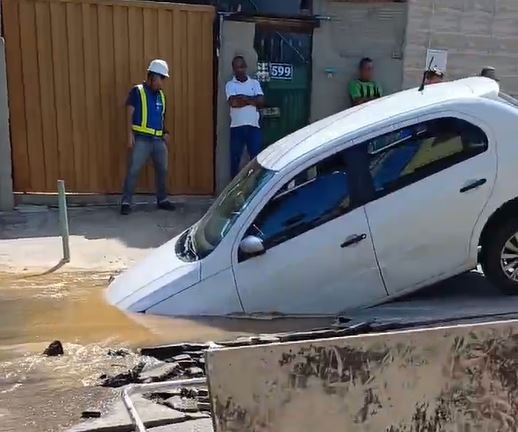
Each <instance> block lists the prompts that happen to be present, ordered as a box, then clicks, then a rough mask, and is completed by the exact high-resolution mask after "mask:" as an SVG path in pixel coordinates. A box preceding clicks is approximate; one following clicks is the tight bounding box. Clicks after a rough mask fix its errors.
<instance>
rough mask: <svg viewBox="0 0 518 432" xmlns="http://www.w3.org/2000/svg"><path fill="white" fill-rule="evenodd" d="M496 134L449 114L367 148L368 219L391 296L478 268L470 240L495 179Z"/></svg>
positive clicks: (411, 126)
mask: <svg viewBox="0 0 518 432" xmlns="http://www.w3.org/2000/svg"><path fill="white" fill-rule="evenodd" d="M490 135H491V133H490V129H489V128H487V127H486V126H485V125H484V124H483V122H481V121H480V120H478V119H475V118H472V117H469V116H464V115H462V116H461V115H459V114H456V113H446V112H444V113H441V114H436V115H434V116H429V117H427V118H420V119H418V120H415V121H414V122H411V123H409V124H408V125H407V126H405V127H399V128H396V130H395V131H394V132H391V133H389V134H386V135H384V136H381V137H377V138H374V139H372V140H370V141H368V142H366V143H364V144H363V145H364V146H365V147H364V148H365V151H367V152H368V160H369V162H368V164H369V171H370V175H371V178H372V180H373V189H374V192H373V194H374V196H373V198H372V201H371V202H369V203H368V204H367V205H366V212H367V217H368V221H369V224H370V227H371V230H372V235H373V239H374V247H375V250H376V254H377V257H378V262H379V265H380V268H381V272H382V275H383V278H384V281H385V284H386V287H387V290H388V291H389V293H390V294H400V293H403V292H405V291H411V290H413V289H415V288H417V287H419V286H422V285H426V284H429V283H431V282H435V281H436V280H440V279H443V278H445V277H448V276H452V275H454V274H457V273H460V272H462V271H464V270H469V268H471V267H473V266H474V265H475V263H473V262H471V261H470V256H469V244H470V239H471V234H472V231H473V227H474V225H475V223H476V221H477V219H478V217H479V216H480V214H481V212H482V210H483V208H484V206H485V204H486V203H487V201H488V199H489V196H490V194H491V190H492V187H493V184H494V181H495V177H496V151H495V146H494V143H492V142H491V140H490V138H489V136H490Z"/></svg>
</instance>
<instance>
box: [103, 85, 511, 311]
mask: <svg viewBox="0 0 518 432" xmlns="http://www.w3.org/2000/svg"><path fill="white" fill-rule="evenodd" d="M517 197H518V106H517V105H516V101H515V100H514V99H512V98H510V97H508V96H505V95H503V94H501V93H500V91H499V86H498V84H497V83H496V82H494V81H492V80H489V79H487V78H468V79H463V80H459V81H455V82H450V83H443V84H435V85H430V86H428V87H426V88H425V89H424V91H422V92H420V91H418V90H417V89H412V90H408V91H404V92H400V93H397V94H394V95H391V96H388V97H385V98H382V99H379V100H376V101H373V102H369V103H367V104H365V105H361V106H358V107H355V108H352V109H348V110H346V111H343V112H341V113H339V114H336V115H334V116H331V117H329V118H326V119H324V120H321V121H319V122H317V123H314V124H312V125H310V126H308V127H306V128H304V129H301V130H299V131H297V132H295V133H293V134H292V135H290V136H288V137H286V138H283V139H282V140H280V141H279V142H277V143H275V144H273V145H272V146H270V147H268V148H267V149H266V150H264V151H263V152H262V153H261V154H260V155H259V156H258V157H257V159H255V160H253V161H251V162H250V163H249V164H248V165H247V166H246V167H245V168H244V169H243V170H242V171H241V173H240V174H239V175H238V176H237V177H236V178H235V179H234V180H233V181H232V183H231V184H230V185H229V186H228V187H227V188H226V189H225V190H224V191H223V193H222V194H221V195H220V196H219V197H218V199H217V200H216V201H215V202H214V204H213V205H212V206H211V207H210V209H209V210H208V211H207V213H206V214H205V216H203V218H202V219H201V220H200V221H199V222H197V223H196V224H194V225H193V226H192V227H191V228H189V229H188V230H187V231H185V232H184V233H182V234H181V235H180V236H178V237H176V238H174V239H173V240H171V241H169V242H167V243H166V244H164V245H163V246H162V247H160V248H158V249H157V250H156V251H154V252H153V253H151V254H150V255H149V257H148V258H146V259H145V260H144V261H143V262H141V263H139V264H138V265H136V266H135V267H134V268H131V269H130V270H128V271H127V272H126V273H123V274H122V275H120V276H119V277H117V278H116V279H115V281H114V282H113V283H112V284H111V286H110V287H109V289H108V293H107V298H108V300H109V301H110V302H111V303H113V304H115V305H117V306H118V307H120V308H122V309H125V310H129V311H134V312H145V313H152V314H160V315H175V316H182V315H183V316H186V315H188V316H200V315H205V316H216V315H229V314H241V315H254V314H285V315H333V314H336V313H339V312H342V311H344V310H348V309H352V308H357V307H364V306H370V305H374V304H378V303H382V302H385V301H387V300H389V299H392V298H395V297H398V296H402V295H405V294H408V293H410V292H412V291H415V290H417V289H419V288H421V287H423V286H426V285H430V284H433V283H435V282H438V281H440V280H443V279H446V278H449V277H451V276H454V275H457V274H459V273H463V272H466V271H468V270H471V269H473V268H475V267H476V266H477V264H478V263H481V264H482V267H483V269H484V270H485V273H486V275H487V276H488V277H489V278H490V279H491V280H492V281H493V282H494V283H495V284H496V285H498V286H499V287H500V288H501V289H502V290H503V291H504V292H506V293H510V294H513V293H517V294H518V198H517Z"/></svg>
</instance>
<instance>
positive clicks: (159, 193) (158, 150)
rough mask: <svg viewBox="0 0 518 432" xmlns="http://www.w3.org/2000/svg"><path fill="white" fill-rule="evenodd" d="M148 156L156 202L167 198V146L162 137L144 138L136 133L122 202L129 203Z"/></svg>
mask: <svg viewBox="0 0 518 432" xmlns="http://www.w3.org/2000/svg"><path fill="white" fill-rule="evenodd" d="M150 157H151V159H152V160H153V166H154V168H155V184H156V199H157V202H158V203H160V202H163V201H165V200H167V189H166V181H167V146H166V144H165V142H164V140H163V139H157V138H144V137H140V136H138V135H136V136H135V144H134V145H133V149H132V151H131V157H130V161H129V165H128V174H127V175H126V180H124V186H123V193H122V204H131V202H132V198H133V192H134V191H135V186H136V184H137V180H138V176H139V174H140V171H141V170H142V167H143V166H144V164H145V163H146V162H147V160H148V159H149V158H150Z"/></svg>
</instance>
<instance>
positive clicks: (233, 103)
mask: <svg viewBox="0 0 518 432" xmlns="http://www.w3.org/2000/svg"><path fill="white" fill-rule="evenodd" d="M225 93H226V95H227V102H228V105H229V106H230V107H232V108H243V107H245V106H247V105H248V102H247V101H246V99H245V97H244V96H243V95H238V94H237V93H236V91H235V89H234V86H233V85H232V81H229V82H228V83H227V84H226V86H225Z"/></svg>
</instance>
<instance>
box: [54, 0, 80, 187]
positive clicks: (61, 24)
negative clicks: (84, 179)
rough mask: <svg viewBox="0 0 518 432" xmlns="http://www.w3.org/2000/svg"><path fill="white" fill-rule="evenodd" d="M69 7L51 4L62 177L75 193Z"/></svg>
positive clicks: (59, 164)
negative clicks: (68, 29)
mask: <svg viewBox="0 0 518 432" xmlns="http://www.w3.org/2000/svg"><path fill="white" fill-rule="evenodd" d="M65 8H66V5H65V4H64V3H50V23H51V39H52V59H53V62H52V63H53V75H54V76H53V81H54V100H55V107H56V132H57V152H58V171H59V176H60V177H61V178H62V179H63V180H65V183H66V187H67V189H68V190H71V191H73V190H76V185H77V179H76V170H75V160H74V146H73V143H72V118H71V114H70V73H69V64H68V55H67V52H68V44H67V28H66V10H65Z"/></svg>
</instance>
